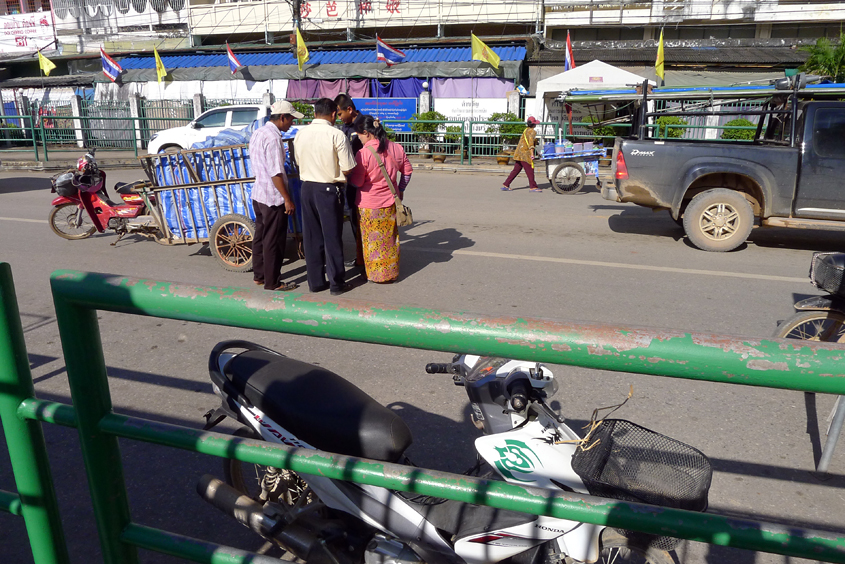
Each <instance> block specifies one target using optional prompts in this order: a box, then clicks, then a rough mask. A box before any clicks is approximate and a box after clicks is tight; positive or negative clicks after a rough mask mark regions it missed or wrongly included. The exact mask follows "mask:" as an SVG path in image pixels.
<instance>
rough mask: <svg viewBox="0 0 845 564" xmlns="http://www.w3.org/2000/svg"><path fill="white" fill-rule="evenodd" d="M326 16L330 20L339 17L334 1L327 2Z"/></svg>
mask: <svg viewBox="0 0 845 564" xmlns="http://www.w3.org/2000/svg"><path fill="white" fill-rule="evenodd" d="M326 16H328V17H330V18H336V17H337V16H338V14H337V2H336V1H334V0H333V1H330V2H326Z"/></svg>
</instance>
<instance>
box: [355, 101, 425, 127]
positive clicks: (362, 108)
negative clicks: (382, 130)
mask: <svg viewBox="0 0 845 564" xmlns="http://www.w3.org/2000/svg"><path fill="white" fill-rule="evenodd" d="M352 101H353V102H355V108H356V109H357V110H358V111H359V112H361V113H362V114H365V115H368V116H373V117H377V118H379V119H401V120H409V119H411V116H412V115H414V114H415V113H417V99H416V98H353V100H352ZM384 125H386V126H387V127H389V128H390V129H392V130H393V131H406V132H407V131H411V128H410V126H409V125H408V124H407V123H385V124H384Z"/></svg>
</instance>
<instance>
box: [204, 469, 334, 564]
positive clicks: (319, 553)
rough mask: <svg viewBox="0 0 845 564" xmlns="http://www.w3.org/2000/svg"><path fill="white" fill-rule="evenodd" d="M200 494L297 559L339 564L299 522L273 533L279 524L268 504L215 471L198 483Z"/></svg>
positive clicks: (326, 548) (315, 563) (316, 563)
mask: <svg viewBox="0 0 845 564" xmlns="http://www.w3.org/2000/svg"><path fill="white" fill-rule="evenodd" d="M197 493H198V494H199V496H200V497H201V498H202V499H204V500H205V501H207V502H208V503H209V504H211V505H212V506H214V507H216V508H217V509H219V510H220V511H222V512H223V513H225V514H226V515H228V516H230V517H233V518H234V519H235V520H236V521H238V522H239V523H240V524H242V525H244V526H245V527H247V528H248V529H250V530H251V531H253V532H255V533H257V534H259V535H261V536H262V537H264V538H267V539H274V540H277V541H278V542H279V543H281V544H282V545H283V546H284V547H285V548H286V549H287V550H289V551H290V552H292V553H293V554H294V555H295V556H296V557H297V558H300V559H302V560H305V561H307V562H309V563H311V562H313V563H314V564H318V563H323V562H325V563H327V564H336V563H337V560H336V559H335V558H333V557H331V556H329V555H328V552H329V549H328V547H326V546H325V545H322V546H321V543H320V541H319V539H318V538H317V536H316V535H315V534H314V533H312V532H310V531H308V530H306V529H305V528H303V527H301V526H299V525H296V524H289V525H286V526H284V527H283V528H282V529H281V530H280V531H278V532H272V533H271V531H272V529H273V527H275V526H276V520H274V519H272V518H270V517H267V516H266V515H265V514H264V507H263V506H262V505H261V504H260V503H258V502H256V501H255V500H253V499H251V498H250V497H247V496H245V495H243V494H241V493H240V492H239V491H238V490H236V489H235V488H233V487H232V486H230V485H229V484H227V483H225V482H223V481H222V480H219V479H217V478H215V477H214V476H212V475H211V474H205V475H204V476H203V477H202V478H200V480H199V482H197ZM315 549H316V550H315Z"/></svg>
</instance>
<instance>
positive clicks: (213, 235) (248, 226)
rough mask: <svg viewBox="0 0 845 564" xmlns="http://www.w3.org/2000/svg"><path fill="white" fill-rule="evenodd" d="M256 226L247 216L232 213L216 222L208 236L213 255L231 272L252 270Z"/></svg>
mask: <svg viewBox="0 0 845 564" xmlns="http://www.w3.org/2000/svg"><path fill="white" fill-rule="evenodd" d="M254 235H255V224H254V223H253V222H252V220H251V219H249V218H248V217H247V216H245V215H241V214H239V213H230V214H228V215H224V216H223V217H221V218H220V219H218V220H217V221H215V222H214V225H212V226H211V232H210V233H209V234H208V246H209V247H211V254H212V255H214V258H216V259H217V262H219V263H220V266H222V267H223V268H225V269H226V270H228V271H230V272H249V271H250V270H252V238H253V236H254Z"/></svg>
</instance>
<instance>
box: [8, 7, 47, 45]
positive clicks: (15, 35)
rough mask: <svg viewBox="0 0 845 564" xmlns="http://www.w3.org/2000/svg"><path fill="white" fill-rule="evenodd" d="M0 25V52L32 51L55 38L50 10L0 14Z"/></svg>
mask: <svg viewBox="0 0 845 564" xmlns="http://www.w3.org/2000/svg"><path fill="white" fill-rule="evenodd" d="M0 27H2V29H3V34H2V36H0V53H34V52H35V51H38V50H39V49H42V48H44V47H46V46H47V45H48V44H49V43H51V42H52V41H53V40H54V39H55V37H54V36H53V14H52V13H50V12H34V13H31V14H14V15H11V16H0Z"/></svg>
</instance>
